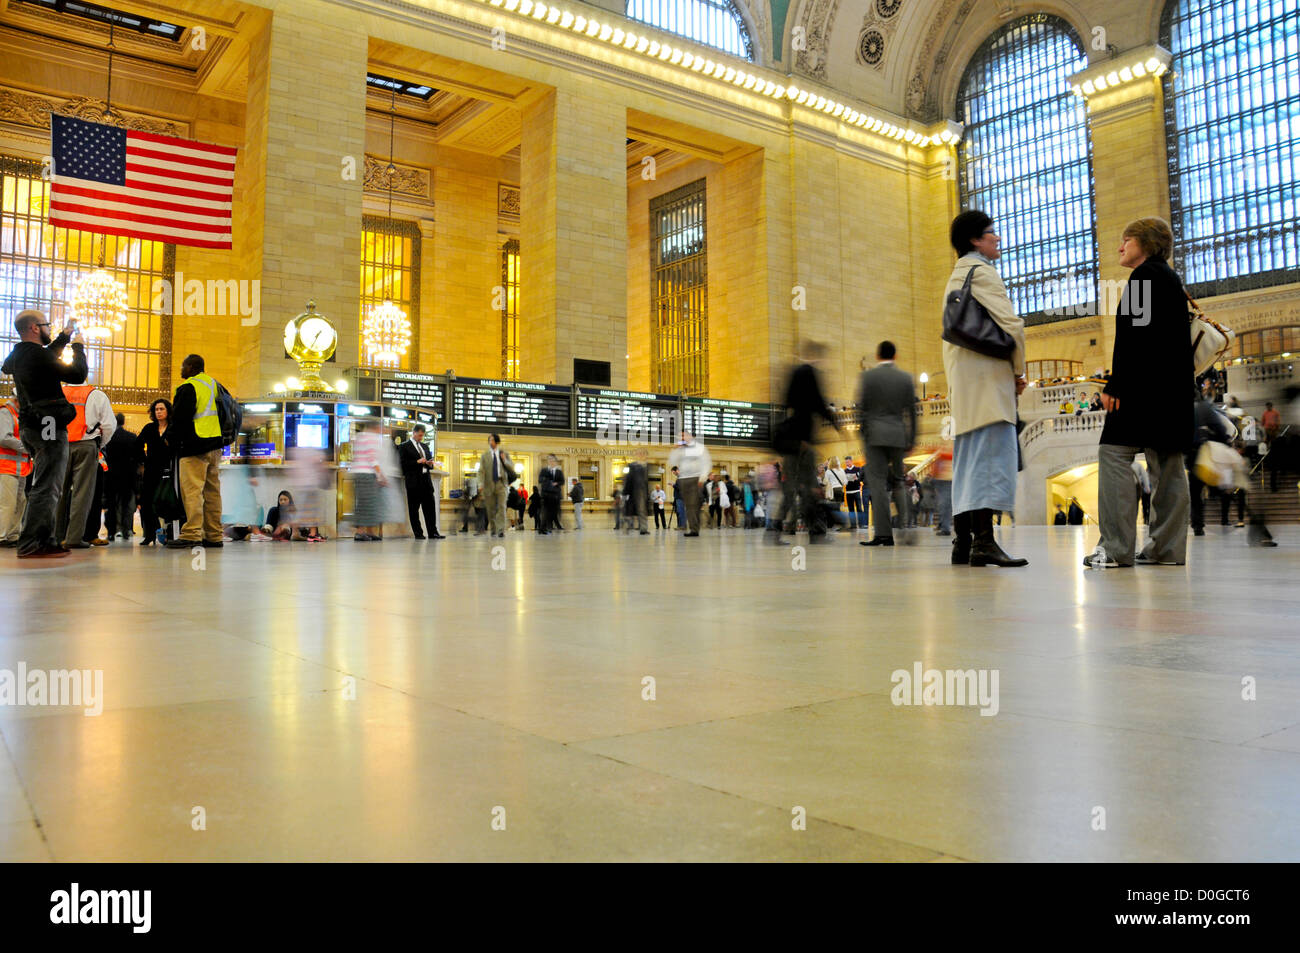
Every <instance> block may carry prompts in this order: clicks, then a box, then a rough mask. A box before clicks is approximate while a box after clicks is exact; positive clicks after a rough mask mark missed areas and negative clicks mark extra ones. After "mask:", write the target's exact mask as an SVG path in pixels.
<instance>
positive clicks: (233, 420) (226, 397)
mask: <svg viewBox="0 0 1300 953" xmlns="http://www.w3.org/2000/svg"><path fill="white" fill-rule="evenodd" d="M217 419H218V420H220V421H221V445H222V446H223V447H228V446H230V445H231V444H232V443H234V442H235V441H236V440H237V439H238V438H239V429H240V428H241V427H242V426H243V425H244V411H243V408H241V407H240V406H239V401H237V400H235V397H234V395H233V394H231V393H230V391H228V390H226V389H225V387H223V386H222V385H221V384H220V383H218V384H217Z"/></svg>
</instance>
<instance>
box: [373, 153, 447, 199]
mask: <svg viewBox="0 0 1300 953" xmlns="http://www.w3.org/2000/svg"><path fill="white" fill-rule="evenodd" d="M393 166H394V171H393V175H392V182H391V183H390V182H389V175H388V160H386V159H381V158H379V157H378V156H372V155H367V156H366V169H365V176H364V179H363V182H364V186H363V187H364V189H365V191H367V192H373V193H376V194H379V195H387V194H388V190H389V187H390V185H391V187H392V191H393V194H394V195H406V196H409V197H411V198H416V199H421V200H423V201H424V202H428V201H430V198H431V196H432V187H431V178H432V176H431V175H430V173H429V170H428V169H422V168H420V167H419V166H414V165H403V164H402V163H400V162H394V163H393Z"/></svg>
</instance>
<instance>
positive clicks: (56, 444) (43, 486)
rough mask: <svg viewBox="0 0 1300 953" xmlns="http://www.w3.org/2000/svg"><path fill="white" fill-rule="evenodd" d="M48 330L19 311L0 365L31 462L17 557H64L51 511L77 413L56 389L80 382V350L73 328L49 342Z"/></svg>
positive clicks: (39, 316) (38, 316)
mask: <svg viewBox="0 0 1300 953" xmlns="http://www.w3.org/2000/svg"><path fill="white" fill-rule="evenodd" d="M49 329H50V322H49V321H47V320H46V319H45V315H44V314H43V313H42V312H40V311H36V310H27V311H21V312H19V314H18V316H17V317H16V318H14V330H15V331H16V332H17V333H18V339H19V340H18V344H17V345H16V346H15V347H14V349H13V351H11V352H10V354H9V356H8V357H7V358H5V362H4V365H3V367H0V370H2V371H3V372H4V373H5V374H11V375H13V378H14V382H15V384H16V385H17V388H18V406H19V418H18V423H19V432H20V435H21V438H22V442H23V446H24V447H26V449H27V452H28V454H30V455H31V458H32V489H31V493H30V494H28V497H27V512H26V513H25V514H24V515H23V528H22V530H21V532H20V533H19V536H18V547H17V549H18V558H19V559H47V558H53V557H59V556H66V555H67V554H68V551H67V550H66V549H64V548H63V547H62V546H60V545H59V543H58V541H57V540H56V539H55V538H54V529H55V513H56V512H57V511H58V507H59V495H60V492H61V491H62V489H63V477H64V474H65V473H66V472H67V469H68V424H70V423H72V421H73V420H74V419H75V418H76V416H77V411H76V408H74V407H73V406H72V404H71V403H69V402H68V399H67V398H66V397H65V396H64V394H63V388H62V385H63V384H65V383H67V384H81V383H84V382H85V380H86V373H87V370H86V352H85V347H84V346H83V344H82V342H81V332H80V330H79V329H78V328H77V327H76V325H75V324H72V323H69V324H67V325H66V326H65V327H64V328H63V330H62V331H61V332H60V333H59V336H58V337H57V338H54V339H53V340H51V339H50V330H49ZM69 342H71V344H72V361H71V362H70V363H68V364H65V363H63V361H62V360H61V358H62V356H63V349H64V348H65V347H67V346H68V344H69ZM83 523H84V519H83Z"/></svg>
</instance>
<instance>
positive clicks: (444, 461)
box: [433, 451, 451, 500]
mask: <svg viewBox="0 0 1300 953" xmlns="http://www.w3.org/2000/svg"><path fill="white" fill-rule="evenodd" d="M433 462H434V463H436V464H437V465H438V469H439V470H442V471H443V472H445V473H451V455H450V454H449V453H447V452H446V451H443V452H442V453H435V454H434V455H433ZM450 492H451V479H450V478H449V477H444V478H443V480H442V493H441V494H440V498H441V499H444V500H445V499H448V496H447V494H448V493H450Z"/></svg>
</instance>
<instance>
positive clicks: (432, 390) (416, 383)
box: [379, 371, 447, 416]
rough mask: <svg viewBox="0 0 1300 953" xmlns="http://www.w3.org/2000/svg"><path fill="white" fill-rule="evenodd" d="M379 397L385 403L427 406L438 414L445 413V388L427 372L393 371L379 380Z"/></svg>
mask: <svg viewBox="0 0 1300 953" xmlns="http://www.w3.org/2000/svg"><path fill="white" fill-rule="evenodd" d="M379 399H380V400H381V401H382V402H384V403H386V404H406V405H407V406H409V407H428V408H429V409H430V410H433V411H436V412H437V413H438V414H439V415H440V416H441V415H443V414H445V413H446V408H445V406H444V404H445V402H446V400H447V389H446V387H445V385H444V384H443V383H442V381H440V380H437V379H436V378H434V377H432V376H430V375H428V374H411V373H407V372H404V371H396V372H393V373H392V375H391V376H387V377H384V378H383V379H382V380H380V382H379Z"/></svg>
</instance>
